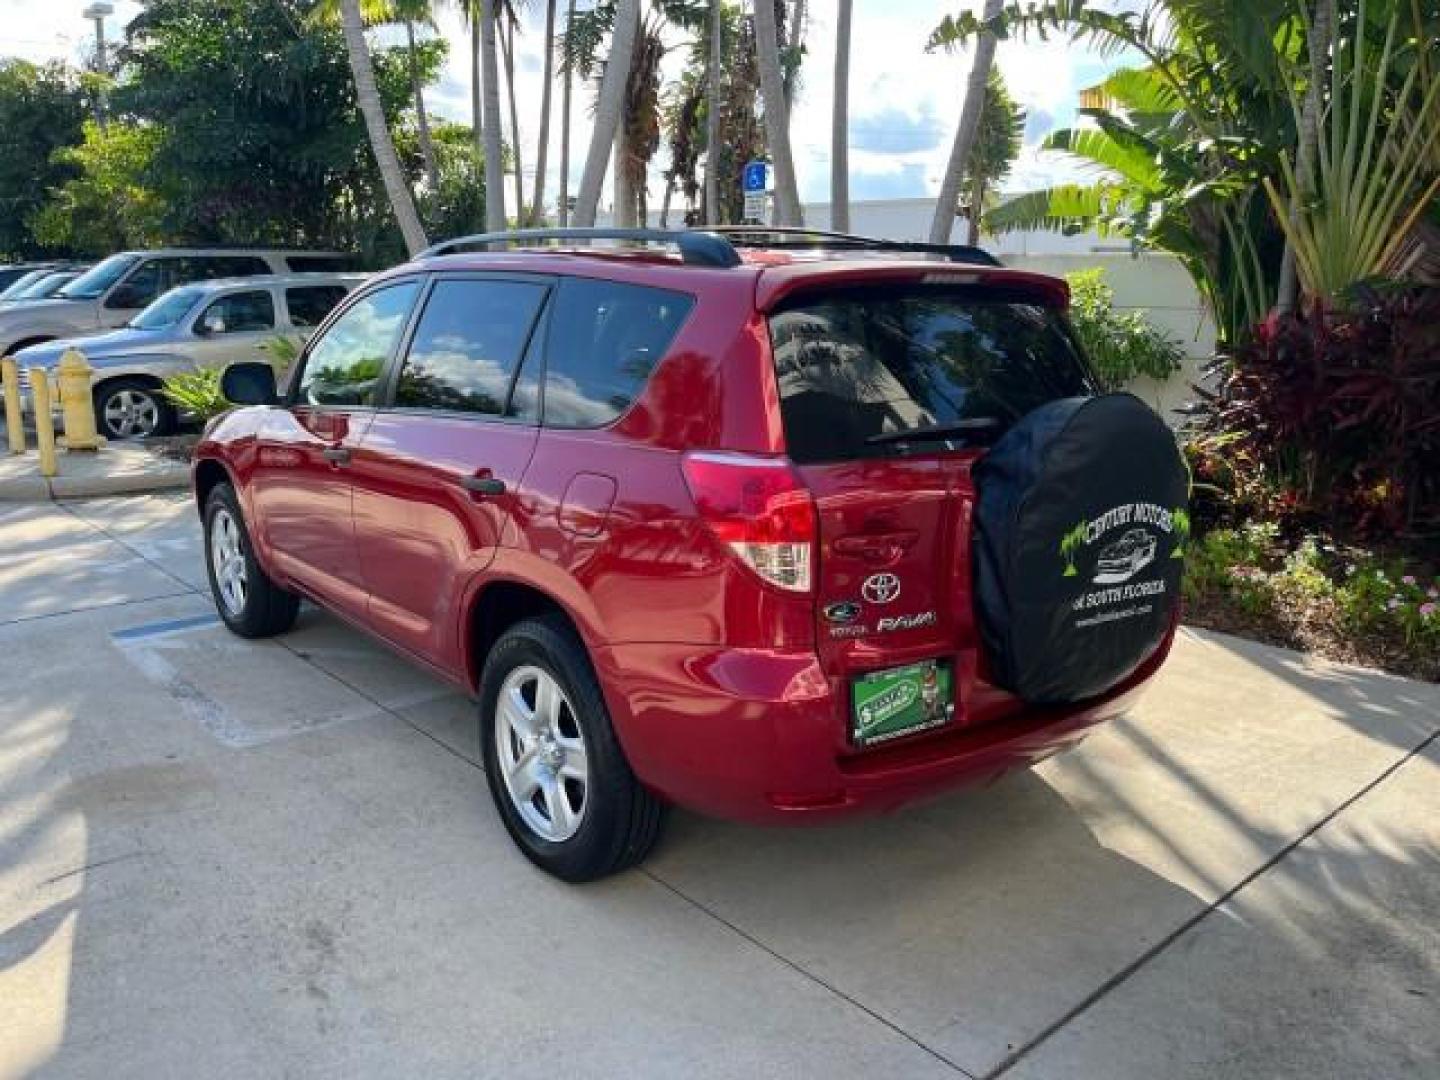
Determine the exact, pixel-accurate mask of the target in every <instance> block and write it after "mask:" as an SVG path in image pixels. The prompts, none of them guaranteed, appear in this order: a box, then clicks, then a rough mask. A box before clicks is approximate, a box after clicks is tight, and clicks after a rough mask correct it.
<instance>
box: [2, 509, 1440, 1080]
mask: <svg viewBox="0 0 1440 1080" xmlns="http://www.w3.org/2000/svg"><path fill="white" fill-rule="evenodd" d="M203 589H204V570H203V565H202V563H201V558H200V545H199V534H198V528H197V525H196V518H195V514H194V510H193V507H192V505H191V504H190V502H189V500H188V499H187V498H186V497H184V496H182V495H179V494H165V495H152V496H145V497H139V498H131V499H110V500H97V501H93V502H87V503H64V504H58V505H45V506H40V505H37V506H26V507H18V506H12V507H8V508H7V507H0V650H3V652H4V655H5V656H6V675H7V678H6V690H7V693H6V695H5V696H4V698H3V700H0V1077H10V1076H29V1075H34V1074H36V1073H41V1074H44V1075H47V1076H61V1077H102V1076H103V1077H110V1076H116V1075H120V1076H132V1075H134V1076H146V1077H150V1076H156V1077H168V1076H174V1077H191V1076H195V1075H204V1076H206V1077H228V1076H237V1077H238V1076H272V1075H306V1076H308V1075H317V1074H318V1075H335V1076H345V1077H354V1076H378V1077H389V1076H396V1075H406V1076H426V1077H433V1076H440V1077H447V1076H455V1077H461V1076H464V1077H473V1076H496V1077H502V1076H503V1077H506V1078H512V1077H531V1076H535V1077H542V1076H543V1077H545V1078H546V1080H553V1078H554V1077H555V1076H557V1075H565V1076H575V1077H590V1076H594V1077H613V1076H626V1077H632V1076H633V1077H651V1076H654V1077H669V1076H676V1075H683V1076H686V1077H692V1076H701V1077H704V1076H715V1077H738V1076H745V1077H749V1076H774V1077H786V1078H793V1077H810V1076H815V1077H827V1078H829V1077H870V1076H878V1075H885V1076H906V1077H912V1076H914V1077H927V1076H936V1077H963V1076H971V1077H981V1076H986V1077H989V1076H999V1075H1005V1076H1025V1077H1097V1078H1107V1080H1108V1078H1111V1077H1136V1078H1140V1077H1146V1078H1150V1077H1157V1076H1165V1077H1197V1078H1199V1077H1214V1076H1233V1077H1257V1076H1265V1077H1276V1076H1297V1077H1298V1076H1305V1077H1313V1076H1334V1077H1353V1076H1365V1077H1390V1076H1394V1077H1402V1076H1404V1077H1411V1076H1419V1075H1426V1074H1428V1073H1433V1071H1434V1069H1435V1066H1436V1063H1437V1062H1440V1026H1437V1025H1436V1024H1435V1015H1436V1002H1437V1001H1440V926H1437V917H1436V914H1435V912H1436V903H1437V897H1440V783H1437V781H1440V742H1437V732H1440V687H1437V686H1434V685H1427V684H1417V683H1412V682H1407V681H1405V680H1401V679H1393V678H1389V677H1386V676H1383V675H1378V674H1375V673H1373V672H1368V671H1362V670H1358V669H1350V668H1344V667H1339V666H1333V665H1328V664H1311V663H1307V662H1306V661H1305V659H1304V658H1302V657H1299V656H1297V655H1295V654H1293V653H1288V652H1285V651H1284V650H1279V649H1272V648H1267V647H1262V646H1257V645H1253V644H1249V643H1245V642H1241V641H1237V640H1235V639H1231V638H1226V637H1223V636H1220V635H1213V634H1200V633H1188V632H1187V633H1186V634H1185V635H1184V637H1183V639H1182V640H1181V642H1180V643H1179V645H1178V647H1177V650H1176V653H1175V656H1174V659H1173V661H1172V663H1171V664H1170V665H1169V667H1168V668H1167V669H1166V671H1165V673H1164V674H1163V676H1162V677H1161V679H1160V680H1159V683H1158V685H1157V686H1156V688H1155V689H1154V690H1153V692H1152V693H1151V694H1150V696H1149V697H1148V698H1147V699H1146V701H1145V702H1144V703H1143V705H1142V706H1141V707H1140V708H1139V709H1138V710H1137V711H1136V712H1135V714H1134V715H1133V716H1132V717H1130V718H1129V719H1127V720H1125V721H1124V722H1121V723H1117V724H1114V725H1111V726H1110V727H1109V728H1107V729H1105V730H1103V731H1101V732H1100V733H1098V734H1096V735H1095V736H1094V737H1092V738H1091V739H1090V740H1089V741H1087V742H1086V743H1085V744H1084V745H1083V746H1082V747H1080V748H1079V749H1078V750H1076V751H1075V752H1073V753H1071V754H1069V755H1066V756H1064V757H1061V758H1059V759H1056V760H1053V761H1051V762H1048V763H1046V764H1045V765H1044V766H1042V767H1041V768H1039V769H1037V770H1036V771H1034V772H1032V773H1029V774H1025V775H1020V776H1015V777H1012V778H1010V779H1008V780H1006V781H1004V782H1002V783H1000V784H998V785H996V786H994V787H993V788H990V789H988V790H983V791H972V792H964V793H959V794H956V795H954V796H951V797H949V798H946V799H944V800H942V801H940V802H937V803H934V804H931V805H929V806H925V807H920V808H916V809H914V810H911V811H908V812H905V813H902V814H899V815H895V816H893V817H889V818H883V819H878V820H871V821H862V822H857V823H854V824H851V825H846V826H843V827H833V828H822V829H814V828H812V829H793V830H792V829H784V830H782V829H776V830H757V829H752V828H746V827H741V826H734V825H728V824H723V823H718V822H712V821H707V820H703V819H700V818H696V817H693V816H691V815H687V814H676V815H675V816H674V818H673V820H672V822H671V827H670V829H669V832H668V835H667V837H666V838H665V840H664V841H663V842H662V846H661V848H660V850H659V851H658V852H657V854H656V856H655V857H654V858H653V859H652V860H651V861H650V862H649V863H648V864H647V865H646V867H645V868H643V869H642V870H639V871H635V872H631V873H629V874H626V875H623V876H621V877H619V878H616V879H612V880H610V881H607V882H603V883H600V884H597V885H594V886H587V887H583V888H575V887H568V886H564V885H560V884H558V883H556V882H555V881H553V880H551V879H549V878H547V877H545V876H543V875H541V874H539V873H538V872H536V871H535V870H533V869H532V868H531V867H530V866H529V864H528V863H526V862H525V861H524V860H523V859H521V858H520V856H519V855H518V854H516V853H515V851H514V850H513V848H512V847H511V844H510V842H509V839H508V838H507V837H506V836H505V833H504V830H503V828H502V827H501V826H500V824H499V822H498V820H497V819H496V817H495V815H494V812H493V808H492V807H491V805H490V801H489V795H488V793H487V792H486V790H485V782H484V778H483V775H482V774H481V773H480V772H479V771H478V769H477V767H476V764H475V762H476V760H477V747H476V745H475V731H474V718H473V712H472V707H471V706H470V704H469V703H468V702H466V701H465V700H464V699H463V698H461V697H459V696H458V695H456V694H454V693H452V692H451V691H450V690H449V689H448V688H446V687H444V686H442V685H440V684H438V683H436V682H434V681H433V680H432V679H430V678H429V677H428V676H426V675H425V674H423V673H422V672H420V671H418V670H417V669H415V668H413V667H410V666H409V665H407V664H405V663H404V662H402V661H400V660H399V659H397V658H395V657H393V656H391V655H390V654H388V653H387V652H385V651H384V650H383V649H380V648H378V647H377V646H375V645H373V644H372V643H371V642H369V641H368V640H367V639H365V638H363V637H361V636H360V635H358V634H356V633H354V632H353V631H350V630H349V629H347V628H345V627H343V626H341V625H340V624H339V623H338V622H336V621H335V620H334V619H332V618H330V617H329V616H326V615H324V614H322V613H320V612H316V611H313V610H308V609H307V610H306V611H305V612H304V613H303V614H302V618H301V621H300V624H299V626H298V627H297V628H296V629H295V630H294V631H293V632H292V633H290V634H288V635H286V636H285V637H283V638H281V639H278V640H276V641H272V642H264V643H250V642H243V641H240V640H239V639H236V638H234V637H232V636H230V635H229V634H228V633H226V632H225V631H224V630H223V629H222V628H221V627H220V626H219V625H217V623H216V620H215V619H214V617H213V609H212V608H211V606H210V603H209V600H208V597H207V596H206V595H204V593H203Z"/></svg>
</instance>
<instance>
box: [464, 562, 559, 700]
mask: <svg viewBox="0 0 1440 1080" xmlns="http://www.w3.org/2000/svg"><path fill="white" fill-rule="evenodd" d="M539 615H555V616H558V617H559V618H562V619H564V620H565V622H566V623H567V624H568V625H569V626H570V628H571V629H572V630H573V631H574V632H575V636H576V637H577V638H578V639H580V640H581V641H582V642H584V640H585V633H584V630H583V628H582V625H581V622H580V620H579V619H577V618H576V617H575V614H574V612H572V611H571V610H570V609H569V608H568V607H567V606H566V605H565V604H563V603H561V602H560V601H559V600H557V599H556V598H555V597H554V596H553V595H552V594H551V593H549V592H546V591H545V590H544V589H542V588H540V587H539V586H537V585H534V584H532V583H530V582H527V581H521V580H519V579H516V578H508V577H507V578H494V579H491V580H489V581H486V582H485V583H484V584H482V585H481V586H480V587H479V588H478V589H477V590H476V592H475V594H474V595H473V596H472V597H471V599H470V602H469V605H468V607H467V610H466V612H465V620H464V624H463V627H462V641H461V645H462V648H463V650H464V651H463V654H462V655H463V660H464V664H465V680H466V683H467V684H468V685H469V686H470V688H471V689H472V690H478V688H479V686H480V673H481V671H482V670H483V669H484V667H485V658H486V657H487V656H489V655H490V650H491V649H492V648H494V646H495V643H496V642H497V641H499V640H500V636H501V635H502V634H504V633H505V631H506V630H508V629H509V628H510V627H512V626H514V625H515V624H516V623H518V622H520V621H521V620H522V619H529V618H534V617H536V616H539Z"/></svg>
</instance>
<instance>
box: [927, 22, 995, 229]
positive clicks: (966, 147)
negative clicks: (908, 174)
mask: <svg viewBox="0 0 1440 1080" xmlns="http://www.w3.org/2000/svg"><path fill="white" fill-rule="evenodd" d="M1001 6H1002V0H985V10H984V13H983V14H982V15H981V19H982V20H983V25H982V26H981V27H980V30H979V33H978V35H977V36H978V40H977V41H976V44H975V56H974V58H973V59H972V60H971V61H970V78H969V81H968V82H967V83H966V86H965V104H964V105H963V106H961V109H960V123H959V125H958V126H957V127H956V128H955V141H954V142H953V143H952V144H951V146H950V160H949V161H948V162H947V163H946V165H945V176H944V178H943V179H942V180H941V181H940V197H939V199H937V200H936V203H935V214H934V217H933V218H932V219H931V221H930V243H932V244H948V243H949V242H950V230H951V229H953V228H954V227H955V207H956V206H957V205H959V202H960V185H961V182H962V181H963V178H964V175H965V169H966V165H967V164H968V163H969V161H970V155H971V152H972V150H973V148H974V145H975V139H976V135H977V133H978V132H979V130H980V114H981V112H982V111H983V110H984V108H985V94H986V88H987V87H988V86H989V83H990V66H991V64H993V63H994V61H995V43H996V40H997V34H996V30H995V28H994V27H993V26H991V25H990V24H992V23H993V22H994V21H995V20H996V19H997V18H998V17H999V16H1000V10H1001ZM967 14H968V12H967ZM956 40H957V41H958V38H957V39H956ZM947 44H952V43H949V42H947Z"/></svg>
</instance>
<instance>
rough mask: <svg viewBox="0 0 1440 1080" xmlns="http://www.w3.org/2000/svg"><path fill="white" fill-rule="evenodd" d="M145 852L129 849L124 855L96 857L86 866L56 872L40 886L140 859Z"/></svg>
mask: <svg viewBox="0 0 1440 1080" xmlns="http://www.w3.org/2000/svg"><path fill="white" fill-rule="evenodd" d="M144 854H145V853H144V852H143V851H127V852H126V853H125V854H124V855H112V856H111V857H110V858H108V859H96V860H95V861H94V862H88V863H86V864H85V865H84V866H77V867H76V868H75V869H74V870H66V871H65V872H64V873H63V874H56V875H55V876H54V877H52V878H46V879H45V880H44V881H42V882H41V883H40V887H41V888H44V887H45V886H47V885H54V884H56V883H57V882H60V881H64V880H65V879H66V878H72V877H74V876H75V875H76V874H83V873H85V872H86V871H87V870H98V869H99V868H100V867H102V866H113V865H114V864H115V863H120V862H126V861H128V860H130V859H138V858H139V857H140V856H141V855H144Z"/></svg>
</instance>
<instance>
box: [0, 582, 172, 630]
mask: <svg viewBox="0 0 1440 1080" xmlns="http://www.w3.org/2000/svg"><path fill="white" fill-rule="evenodd" d="M197 595H199V594H198V593H196V591H195V590H194V589H192V588H190V587H189V586H186V588H185V591H184V592H174V593H161V594H160V595H159V596H140V597H136V598H134V599H132V600H110V601H106V602H105V603H100V604H83V605H81V606H80V607H75V608H66V609H65V610H64V611H47V612H45V613H43V614H41V615H19V616H17V617H15V618H13V619H0V626H15V625H17V624H19V623H32V622H40V621H42V620H44V619H63V618H64V617H65V616H67V615H88V614H90V613H91V612H94V611H108V610H109V609H110V608H121V607H133V606H134V605H136V604H153V603H156V602H157V601H160V600H177V599H179V598H180V597H182V596H197Z"/></svg>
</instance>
